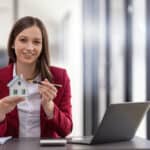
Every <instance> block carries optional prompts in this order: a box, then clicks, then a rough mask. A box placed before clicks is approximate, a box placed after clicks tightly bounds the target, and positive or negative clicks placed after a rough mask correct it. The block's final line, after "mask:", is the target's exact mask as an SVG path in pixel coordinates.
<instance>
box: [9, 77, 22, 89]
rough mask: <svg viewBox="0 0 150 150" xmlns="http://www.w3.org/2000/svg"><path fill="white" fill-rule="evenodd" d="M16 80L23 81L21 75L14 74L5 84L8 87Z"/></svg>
mask: <svg viewBox="0 0 150 150" xmlns="http://www.w3.org/2000/svg"><path fill="white" fill-rule="evenodd" d="M17 81H23V82H24V79H23V76H18V75H16V76H15V77H14V78H13V79H12V80H11V81H10V82H9V83H8V84H7V86H8V87H11V86H12V85H14V83H15V82H17Z"/></svg>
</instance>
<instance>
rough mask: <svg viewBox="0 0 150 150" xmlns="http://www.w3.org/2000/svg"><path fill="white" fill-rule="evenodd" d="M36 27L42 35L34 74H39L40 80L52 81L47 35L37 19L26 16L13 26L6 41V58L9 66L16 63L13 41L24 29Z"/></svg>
mask: <svg viewBox="0 0 150 150" xmlns="http://www.w3.org/2000/svg"><path fill="white" fill-rule="evenodd" d="M34 25H36V26H37V27H38V28H39V29H40V31H41V33H42V51H41V54H40V56H39V58H38V60H37V64H36V72H35V74H37V73H40V74H41V77H42V79H44V78H47V79H48V80H49V81H51V80H52V74H51V72H50V70H49V66H50V61H49V46H48V35H47V31H46V28H45V26H44V24H43V23H42V21H41V20H40V19H38V18H35V17H31V16H26V17H23V18H21V19H19V20H18V21H17V22H16V23H15V24H14V26H13V28H12V30H11V32H10V35H9V39H8V45H7V47H8V56H9V64H11V63H15V62H16V54H15V50H14V49H13V48H12V46H13V44H14V41H15V39H16V37H17V35H18V34H19V33H20V32H22V31H23V30H24V29H26V28H29V27H31V26H34Z"/></svg>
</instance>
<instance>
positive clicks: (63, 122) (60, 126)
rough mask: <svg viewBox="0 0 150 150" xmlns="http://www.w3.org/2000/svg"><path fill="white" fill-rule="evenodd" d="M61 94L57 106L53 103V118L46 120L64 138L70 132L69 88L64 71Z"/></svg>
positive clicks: (68, 80) (70, 108)
mask: <svg viewBox="0 0 150 150" xmlns="http://www.w3.org/2000/svg"><path fill="white" fill-rule="evenodd" d="M63 81H64V82H63V83H64V84H63V92H62V93H63V94H62V96H61V99H60V102H59V105H56V104H55V103H54V116H53V118H52V119H49V120H48V119H47V117H45V119H47V121H48V124H49V127H50V128H51V129H53V130H55V131H56V132H57V133H58V134H59V135H60V136H61V137H65V136H66V135H68V134H69V133H70V132H71V131H72V126H73V123H72V111H71V110H72V106H71V88H70V79H69V77H68V75H67V72H66V70H65V71H64V73H63Z"/></svg>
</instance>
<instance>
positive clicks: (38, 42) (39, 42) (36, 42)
mask: <svg viewBox="0 0 150 150" xmlns="http://www.w3.org/2000/svg"><path fill="white" fill-rule="evenodd" d="M33 43H35V44H41V41H33Z"/></svg>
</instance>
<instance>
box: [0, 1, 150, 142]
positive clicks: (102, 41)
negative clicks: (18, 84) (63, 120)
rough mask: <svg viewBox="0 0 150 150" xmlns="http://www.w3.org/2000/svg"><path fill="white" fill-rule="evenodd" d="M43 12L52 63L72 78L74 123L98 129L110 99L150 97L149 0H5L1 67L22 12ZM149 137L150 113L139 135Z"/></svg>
mask: <svg viewBox="0 0 150 150" xmlns="http://www.w3.org/2000/svg"><path fill="white" fill-rule="evenodd" d="M27 15H32V16H36V17H39V18H40V19H41V20H43V22H44V23H45V25H46V28H47V30H48V34H49V43H50V50H51V51H50V55H51V64H52V65H56V66H62V67H65V68H66V69H67V71H68V73H69V76H70V78H71V87H72V108H73V122H74V128H73V131H72V133H71V135H74V136H79V135H91V134H93V133H94V132H95V130H96V128H97V126H98V124H99V122H100V121H101V119H102V117H103V115H104V112H105V110H106V108H107V106H108V105H109V104H110V103H118V102H124V101H127V102H130V101H148V100H150V90H149V89H150V78H149V77H150V57H149V56H150V30H149V27H150V1H149V0H42V1H41V0H30V1H29V0H0V66H1V67H2V66H4V65H6V64H7V60H8V57H7V53H6V45H7V39H8V36H9V32H10V29H11V27H12V25H13V23H14V22H15V21H16V20H17V19H18V18H20V17H23V16H27ZM136 135H138V136H141V137H144V138H149V139H150V115H149V113H148V115H147V116H145V117H144V119H143V121H142V123H141V125H140V127H139V129H138V131H137V134H136Z"/></svg>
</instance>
